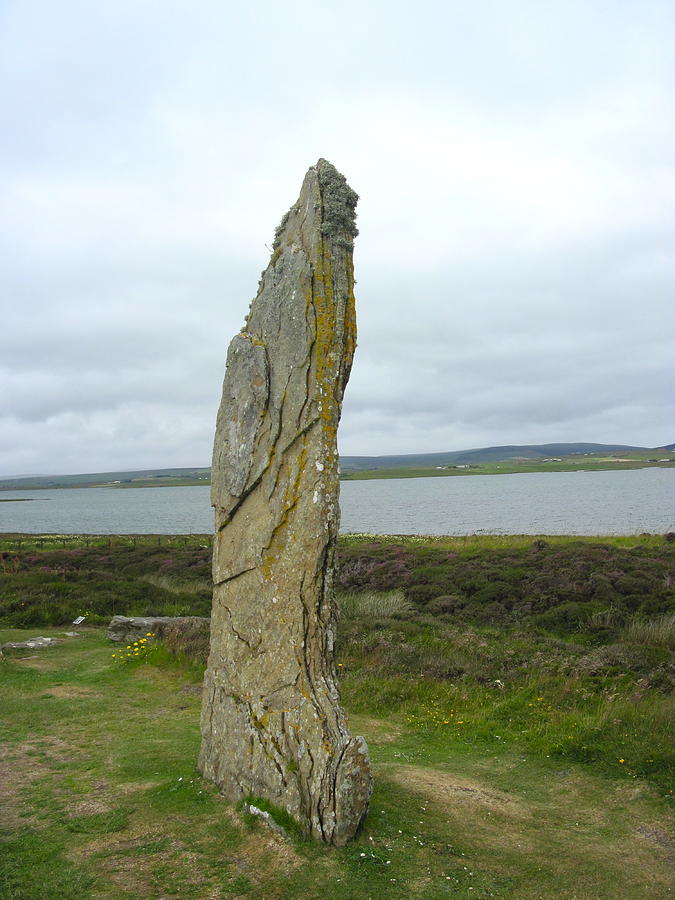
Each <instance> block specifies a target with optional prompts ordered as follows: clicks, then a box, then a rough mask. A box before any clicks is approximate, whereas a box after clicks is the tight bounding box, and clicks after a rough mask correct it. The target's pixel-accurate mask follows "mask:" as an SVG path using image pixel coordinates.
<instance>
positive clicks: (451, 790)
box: [387, 766, 532, 819]
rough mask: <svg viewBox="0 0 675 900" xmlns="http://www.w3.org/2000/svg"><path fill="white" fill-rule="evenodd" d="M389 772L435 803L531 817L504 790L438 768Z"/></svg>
mask: <svg viewBox="0 0 675 900" xmlns="http://www.w3.org/2000/svg"><path fill="white" fill-rule="evenodd" d="M387 774H388V775H389V776H390V777H391V778H393V779H394V781H396V782H398V784H400V785H402V786H403V787H406V788H409V789H410V790H413V791H415V792H416V793H420V794H424V795H425V796H426V797H427V798H428V799H429V800H432V801H434V802H435V803H444V804H447V805H449V806H458V805H461V806H467V805H469V806H474V807H482V808H488V809H490V810H494V811H495V812H500V813H504V814H505V815H508V816H509V817H512V818H518V819H527V818H530V817H531V816H532V812H531V810H529V809H528V808H527V807H526V806H525V804H524V803H523V802H522V801H520V800H519V799H517V798H515V797H513V796H511V795H509V794H506V793H504V792H502V791H495V790H486V788H485V787H484V786H483V785H481V784H479V783H478V782H476V781H471V780H470V779H468V778H462V777H460V776H457V775H450V774H449V773H447V772H441V771H439V770H438V769H424V768H422V767H420V766H397V767H396V768H395V769H390V770H388V772H387Z"/></svg>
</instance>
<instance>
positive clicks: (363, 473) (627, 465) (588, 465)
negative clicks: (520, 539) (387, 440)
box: [0, 456, 675, 503]
mask: <svg viewBox="0 0 675 900" xmlns="http://www.w3.org/2000/svg"><path fill="white" fill-rule="evenodd" d="M673 468H675V460H672V461H670V460H668V461H665V460H659V461H652V460H647V459H631V460H628V459H622V460H611V459H607V458H603V459H598V458H597V457H595V458H594V457H589V456H584V457H578V456H577V457H575V458H572V459H566V460H559V461H558V460H555V461H549V460H542V461H539V460H532V459H528V460H518V461H515V460H513V461H511V460H506V461H502V462H486V463H477V464H472V465H465V466H462V465H460V466H453V465H449V466H436V467H433V468H429V467H412V466H410V467H404V466H400V467H397V468H393V467H392V468H378V469H355V470H353V471H346V472H343V473H342V474H341V475H340V481H371V480H379V479H399V478H454V477H459V478H464V477H466V476H471V475H518V474H532V473H544V474H548V473H556V472H625V471H629V470H634V469H673ZM210 486H211V482H210V480H206V479H204V478H203V477H202V478H180V477H177V478H172V477H163V478H158V477H152V478H134V479H130V480H128V481H118V482H115V483H111V482H109V481H107V482H104V481H98V482H96V481H94V482H92V481H90V482H72V483H68V484H58V483H49V482H48V480H47V479H45V481H44V482H43V483H40V484H35V485H17V484H11V483H10V484H7V485H5V484H3V483H2V482H0V492H3V491H45V490H50V491H56V490H70V489H75V488H77V489H82V488H107V489H109V490H128V489H129V488H163V487H210ZM32 499H35V498H32V497H22V498H0V502H5V503H9V502H12V501H13V500H17V501H20V500H32Z"/></svg>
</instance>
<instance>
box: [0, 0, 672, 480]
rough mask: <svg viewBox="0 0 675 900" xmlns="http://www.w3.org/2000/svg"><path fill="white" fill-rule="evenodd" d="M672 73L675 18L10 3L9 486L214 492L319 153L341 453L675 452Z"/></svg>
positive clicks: (509, 8)
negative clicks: (343, 239) (232, 367)
mask: <svg viewBox="0 0 675 900" xmlns="http://www.w3.org/2000/svg"><path fill="white" fill-rule="evenodd" d="M673 47H675V4H673V2H672V0H663V2H659V0H580V2H575V0H532V2H528V0H492V2H491V0H437V2H432V0H416V2H415V3H411V2H409V0H406V2H397V0H386V2H384V0H383V2H379V0H374V2H370V0H341V2H340V3H339V4H328V3H325V4H324V3H318V2H316V0H312V2H296V0H284V2H283V3H279V2H278V0H275V2H270V0H262V2H255V0H250V2H248V3H244V2H237V3H234V2H227V0H190V2H187V0H185V2H177V0H173V2H172V0H161V2H160V0H154V2H150V0H111V2H109V3H105V4H103V3H94V2H91V0H86V2H84V0H83V2H76V0H59V2H58V3H56V2H53V0H43V2H38V0H0V74H1V78H0V104H1V108H0V113H1V117H2V118H1V120H2V123H3V128H2V131H3V138H2V141H1V142H0V155H1V157H2V165H1V169H0V179H1V183H0V196H1V197H2V201H1V202H0V253H1V256H2V272H3V276H2V287H1V291H2V293H1V298H2V299H1V300H0V303H1V305H2V310H1V312H2V315H1V317H0V474H1V475H13V474H29V473H67V472H95V471H106V470H117V469H131V468H133V469H137V468H154V467H168V466H191V465H207V464H209V462H210V456H211V444H212V440H213V431H214V423H215V414H216V409H217V405H218V402H219V398H220V389H221V384H222V377H223V372H224V364H225V354H226V349H227V345H228V343H229V341H230V339H231V337H232V336H233V334H234V333H235V332H237V331H238V330H239V328H240V326H241V325H242V324H243V320H244V316H245V314H246V311H247V308H248V305H249V302H250V300H251V298H252V296H253V295H254V293H255V291H256V286H257V281H258V277H259V274H260V271H261V269H263V268H264V267H265V266H266V264H267V260H268V256H269V254H268V250H267V246H270V245H271V241H272V236H273V232H274V228H275V226H276V224H277V222H278V221H279V219H280V218H281V216H282V214H283V213H284V212H285V211H286V209H288V207H289V206H290V205H291V204H292V203H293V202H294V201H295V199H296V197H297V194H298V192H299V189H300V185H301V182H302V179H303V176H304V173H305V171H306V170H307V168H308V167H309V166H310V165H312V164H314V163H315V162H316V160H317V159H318V158H319V157H321V156H323V157H326V158H327V159H329V160H331V162H333V163H334V164H335V165H336V166H337V167H338V169H339V170H340V171H341V172H343V174H344V175H345V176H346V177H347V179H348V181H349V183H350V184H351V185H352V187H353V188H354V189H355V190H356V191H357V192H358V193H359V194H360V196H361V200H360V203H359V208H358V212H359V219H358V224H359V227H360V230H361V235H360V237H359V238H358V239H357V247H356V253H355V264H356V277H357V282H358V284H357V315H358V325H359V345H358V349H357V356H356V361H355V366H354V369H353V373H352V379H351V381H350V384H349V386H348V389H347V397H346V402H345V406H344V413H343V421H342V426H341V430H340V449H341V452H342V453H344V454H359V455H361V454H385V453H414V452H432V451H441V450H459V449H464V448H468V447H480V446H488V445H493V444H507V443H535V442H544V441H567V440H584V441H600V442H620V443H627V444H639V445H646V446H655V445H658V444H664V443H669V442H671V441H673V440H675V435H674V433H673V426H672V422H673V417H672V408H669V402H670V398H671V397H672V394H673V391H672V387H673V384H672V379H671V377H670V367H669V362H670V360H672V358H673V342H672V334H673V299H674V297H675V289H674V288H675V254H674V253H673V249H674V246H675V153H674V152H673V151H674V149H675V109H674V106H675V103H674V98H675V64H674V58H675V54H673ZM266 245H267V246H266Z"/></svg>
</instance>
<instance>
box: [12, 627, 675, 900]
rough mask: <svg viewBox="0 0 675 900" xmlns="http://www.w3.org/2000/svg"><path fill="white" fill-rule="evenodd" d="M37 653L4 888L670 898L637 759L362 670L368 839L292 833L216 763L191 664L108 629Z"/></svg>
mask: <svg viewBox="0 0 675 900" xmlns="http://www.w3.org/2000/svg"><path fill="white" fill-rule="evenodd" d="M48 630H49V629H48ZM29 633H32V632H27V631H18V630H16V629H14V630H5V631H3V632H2V635H1V637H2V639H3V640H6V639H7V638H8V637H9V636H11V637H13V638H20V637H25V636H28V634H29ZM50 633H53V632H51V631H50ZM19 653H20V652H19V651H16V652H14V653H13V655H12V658H11V659H7V658H6V659H5V661H4V662H3V663H2V667H3V669H2V693H3V704H2V710H3V717H4V722H3V725H4V726H5V735H6V737H5V741H4V744H3V750H2V755H3V758H2V763H1V764H2V775H3V777H2V779H1V780H0V790H1V791H2V792H3V793H4V795H5V796H4V797H3V801H4V802H3V809H4V811H5V812H4V815H3V821H2V824H1V825H0V833H1V836H2V837H1V839H2V849H1V851H0V896H2V897H3V898H4V897H6V898H12V900H18V898H26V900H28V898H30V900H33V898H36V897H37V898H42V897H44V898H45V900H46V898H51V897H55V896H58V897H66V898H70V897H73V898H75V897H78V898H90V897H91V898H123V897H139V896H141V897H147V898H153V897H154V898H160V897H177V898H207V897H208V898H212V897H213V898H229V897H252V898H253V897H256V898H257V897H265V898H269V900H275V898H278V900H292V898H303V900H312V898H322V897H324V896H326V895H330V896H332V897H336V898H342V900H347V898H349V900H354V898H361V897H363V898H367V897H378V898H379V897H382V898H385V900H386V898H392V900H393V898H397V900H401V898H421V900H434V898H445V897H466V898H469V897H502V898H531V897H537V898H553V897H557V898H559V897H574V896H579V897H584V898H612V897H616V898H619V897H621V898H631V897H635V898H637V897H640V898H642V897H647V898H650V897H654V898H657V897H666V896H667V895H668V890H669V880H668V878H669V870H668V863H667V858H668V849H667V847H666V846H665V844H666V843H667V840H668V839H667V830H668V812H667V805H666V801H665V800H664V799H663V798H662V797H661V796H660V795H659V793H658V792H657V791H655V790H654V789H653V788H651V787H650V786H649V785H648V784H647V783H646V782H645V781H644V779H642V778H640V777H635V776H634V774H633V773H631V772H630V771H628V770H627V769H626V768H624V767H623V766H622V767H620V768H619V767H618V766H617V771H614V772H604V771H602V770H599V769H596V768H594V767H593V766H592V765H588V764H585V765H582V764H579V763H578V762H576V761H574V760H569V759H560V758H554V757H552V756H550V757H548V758H547V756H546V755H545V754H537V753H534V752H524V751H523V749H522V747H520V746H518V745H515V744H510V743H509V742H506V741H505V742H503V743H499V742H497V741H493V742H492V743H486V742H485V740H483V739H480V740H478V739H471V738H470V736H469V735H468V734H463V735H461V736H459V735H457V734H456V733H455V730H454V729H453V730H450V731H447V730H443V729H442V728H440V727H436V726H435V725H434V724H433V722H432V721H431V719H430V720H429V721H428V722H426V723H425V725H424V727H422V728H418V727H417V726H416V725H415V724H414V723H410V722H408V721H407V719H408V717H409V710H410V709H411V708H412V707H411V706H410V705H408V706H407V707H406V708H407V709H408V712H404V711H403V710H397V709H395V708H393V707H389V708H384V707H383V706H382V705H381V702H380V701H379V700H378V699H377V698H375V699H374V700H373V702H372V703H365V702H364V700H363V698H361V699H360V700H358V702H352V700H350V697H352V695H353V694H354V689H353V685H352V686H351V687H350V686H349V684H348V682H349V680H350V679H353V678H354V676H353V674H350V673H347V674H346V675H345V686H344V692H345V696H346V698H347V705H348V707H349V708H350V715H351V721H352V728H353V730H354V731H356V732H358V733H364V734H365V735H366V737H367V739H368V741H369V746H370V751H371V755H372V758H373V764H374V769H375V776H376V787H375V793H374V795H373V800H372V803H371V809H370V813H369V815H368V818H367V820H366V822H365V824H364V827H363V829H362V831H361V832H360V833H359V835H358V837H357V839H356V840H355V841H354V842H353V843H352V844H350V845H349V846H348V847H346V848H344V849H341V850H329V849H326V848H323V847H321V846H318V845H315V844H311V843H305V842H303V841H302V840H300V839H299V838H297V837H293V836H291V838H290V840H289V841H283V840H282V839H281V838H278V837H277V836H275V835H273V834H272V833H270V832H269V831H268V830H267V829H266V828H265V826H264V825H263V824H261V823H260V822H258V821H257V820H256V819H254V818H252V817H247V816H244V815H242V814H240V813H238V812H237V810H236V809H234V808H233V807H231V806H229V805H228V804H226V803H225V802H224V801H223V800H222V799H221V798H220V797H219V796H218V795H217V793H216V792H215V791H214V790H213V788H212V787H211V785H209V784H208V783H206V782H204V781H203V780H202V779H201V778H200V777H199V776H198V774H197V773H196V771H195V759H196V754H197V749H198V742H199V729H198V717H199V705H200V698H199V696H198V694H197V693H195V691H194V690H193V688H192V686H193V682H192V681H190V680H189V679H187V678H186V676H185V673H183V672H182V670H181V668H180V667H177V666H175V665H174V666H166V665H165V664H164V662H163V660H162V659H161V658H158V659H156V660H155V661H154V662H153V661H151V660H150V661H148V660H146V661H145V662H137V663H134V664H130V665H129V666H127V667H126V668H124V667H115V666H114V665H112V664H111V661H110V645H109V643H108V642H107V641H106V640H105V638H104V636H103V634H102V631H100V630H97V629H86V630H85V631H84V632H83V633H82V634H81V635H80V637H78V638H73V639H70V640H67V641H66V642H65V643H64V644H62V645H60V646H57V647H54V648H51V649H49V650H47V651H44V652H43V655H41V656H39V657H38V658H35V657H33V658H30V659H21V658H19ZM376 693H378V692H376ZM432 694H433V691H431V692H429V691H428V690H426V691H424V690H421V691H420V700H421V701H424V702H427V701H428V700H429V699H430V698H431V696H432ZM424 698H426V700H424ZM417 708H418V709H419V710H420V711H422V709H423V706H418V707H417ZM429 708H432V707H431V706H430V707H429ZM93 723H95V725H94V724H93ZM497 733H499V732H497Z"/></svg>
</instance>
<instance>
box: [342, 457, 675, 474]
mask: <svg viewBox="0 0 675 900" xmlns="http://www.w3.org/2000/svg"><path fill="white" fill-rule="evenodd" d="M673 466H675V459H670V460H668V461H664V460H663V458H662V459H657V458H656V457H655V456H654V454H653V453H652V454H651V455H650V453H649V452H647V451H641V450H640V451H636V450H631V451H627V452H625V453H622V454H620V455H619V454H616V456H609V455H607V454H606V453H603V454H598V455H595V454H583V455H580V454H573V455H572V456H564V457H561V458H559V459H555V460H553V459H506V460H502V461H501V462H482V463H472V464H470V465H459V466H457V465H449V466H434V467H433V468H432V467H426V468H421V467H419V468H418V467H412V466H410V467H408V466H399V467H397V468H391V469H357V470H355V471H351V472H343V474H342V476H341V478H342V480H343V481H362V480H367V479H371V478H438V477H441V478H443V477H448V476H454V475H460V476H461V475H513V474H517V473H519V472H597V471H601V470H602V471H610V470H617V469H618V470H625V469H645V468H672V467H673Z"/></svg>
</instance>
